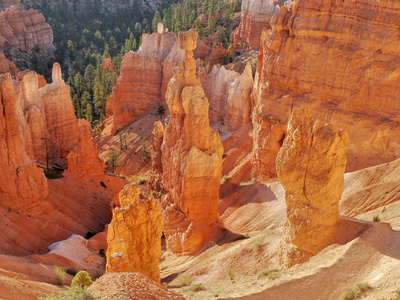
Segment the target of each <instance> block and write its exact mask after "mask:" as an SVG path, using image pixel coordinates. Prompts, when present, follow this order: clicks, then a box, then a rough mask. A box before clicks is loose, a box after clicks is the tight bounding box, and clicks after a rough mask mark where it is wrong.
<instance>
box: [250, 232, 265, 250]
mask: <svg viewBox="0 0 400 300" xmlns="http://www.w3.org/2000/svg"><path fill="white" fill-rule="evenodd" d="M264 241H265V236H260V237H258V238H256V239H255V240H254V241H253V250H254V251H258V250H260V248H261V246H262V245H263V244H264Z"/></svg>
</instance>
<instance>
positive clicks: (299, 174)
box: [276, 107, 349, 266]
mask: <svg viewBox="0 0 400 300" xmlns="http://www.w3.org/2000/svg"><path fill="white" fill-rule="evenodd" d="M348 148H349V139H348V137H347V133H345V132H343V131H339V132H335V131H334V130H333V129H332V126H331V125H324V124H322V123H321V122H320V121H318V120H317V121H314V119H313V117H312V114H311V110H310V109H309V108H304V107H302V108H300V109H295V110H294V111H293V113H292V115H291V116H290V119H289V123H288V129H287V137H286V138H285V141H284V143H283V145H282V148H281V149H280V151H279V153H278V156H277V159H276V165H277V173H278V178H279V180H280V182H281V183H282V185H283V187H284V188H285V192H286V194H285V199H286V205H287V209H286V223H285V226H284V241H283V243H282V244H283V253H282V260H283V262H284V264H286V265H289V266H290V265H293V264H296V263H300V262H303V261H305V260H307V259H308V258H309V257H310V256H313V255H315V254H317V253H318V252H319V251H321V250H322V249H324V248H325V247H327V246H328V245H330V244H333V243H335V241H336V240H337V238H338V233H339V232H338V228H339V220H340V219H339V201H340V198H341V196H342V193H343V186H344V177H343V175H344V170H345V166H346V150H347V149H348Z"/></svg>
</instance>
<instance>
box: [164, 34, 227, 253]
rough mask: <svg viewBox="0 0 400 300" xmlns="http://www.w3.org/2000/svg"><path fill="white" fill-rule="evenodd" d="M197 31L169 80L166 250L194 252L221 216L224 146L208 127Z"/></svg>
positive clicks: (186, 38)
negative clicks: (196, 55) (196, 53)
mask: <svg viewBox="0 0 400 300" xmlns="http://www.w3.org/2000/svg"><path fill="white" fill-rule="evenodd" d="M197 38H198V33H197V32H196V31H194V30H190V31H188V32H184V33H180V34H179V43H180V47H181V49H182V50H184V51H185V54H186V59H185V60H184V61H182V62H181V63H180V64H179V66H178V68H177V69H176V70H175V75H174V77H173V78H172V79H171V81H170V82H169V84H168V89H167V94H166V100H167V104H168V107H169V110H170V113H171V118H170V121H169V123H168V124H167V125H166V127H165V133H164V141H163V144H162V147H161V151H162V166H163V186H164V189H165V191H166V194H165V195H164V196H163V197H162V201H161V203H162V207H163V215H164V216H165V230H164V233H165V237H166V242H167V249H168V250H170V251H172V252H174V253H177V254H192V253H194V252H196V251H197V250H199V249H200V248H201V247H202V246H203V245H204V244H205V243H206V242H207V240H208V239H209V237H210V235H211V233H212V232H213V228H215V223H216V221H217V216H218V201H219V185H220V180H221V170H222V153H223V147H222V143H221V140H220V137H219V134H218V133H216V132H214V130H212V129H211V127H210V125H209V116H208V109H209V103H208V100H207V98H206V97H205V94H204V91H203V89H202V87H201V85H200V80H199V79H198V78H197V77H196V62H195V60H194V58H193V50H194V49H195V48H196V40H197Z"/></svg>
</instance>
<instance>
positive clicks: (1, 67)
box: [0, 52, 19, 78]
mask: <svg viewBox="0 0 400 300" xmlns="http://www.w3.org/2000/svg"><path fill="white" fill-rule="evenodd" d="M5 73H10V74H11V75H12V77H14V78H15V77H16V76H17V74H18V73H19V69H18V68H17V66H16V65H15V64H14V63H12V62H10V61H9V60H8V59H7V58H6V56H5V55H4V53H3V52H0V74H5Z"/></svg>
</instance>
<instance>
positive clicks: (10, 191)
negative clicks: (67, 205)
mask: <svg viewBox="0 0 400 300" xmlns="http://www.w3.org/2000/svg"><path fill="white" fill-rule="evenodd" d="M0 88H1V96H0V99H1V103H0V111H1V114H0V137H1V138H0V152H1V153H0V170H1V171H0V172H1V176H0V177H1V178H2V179H1V181H0V205H1V206H2V207H4V208H7V209H11V210H15V211H22V210H24V209H27V208H29V206H34V205H35V204H37V203H40V202H42V201H43V200H44V198H45V197H46V196H47V193H48V190H47V179H46V177H45V176H44V174H43V171H42V170H41V169H39V168H38V167H37V166H36V164H35V162H34V160H33V159H32V157H29V155H28V153H27V151H26V150H25V140H26V138H25V134H26V135H27V136H29V130H28V131H27V130H21V129H25V128H26V122H25V123H24V124H22V126H21V125H20V123H19V119H20V114H21V113H22V107H21V106H22V103H21V101H20V100H21V98H20V97H19V95H18V90H17V91H16V89H14V84H13V80H12V78H11V75H10V74H6V75H1V76H0ZM18 114H19V116H18ZM29 137H30V136H29ZM27 143H29V140H28V141H27ZM28 147H29V145H28Z"/></svg>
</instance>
